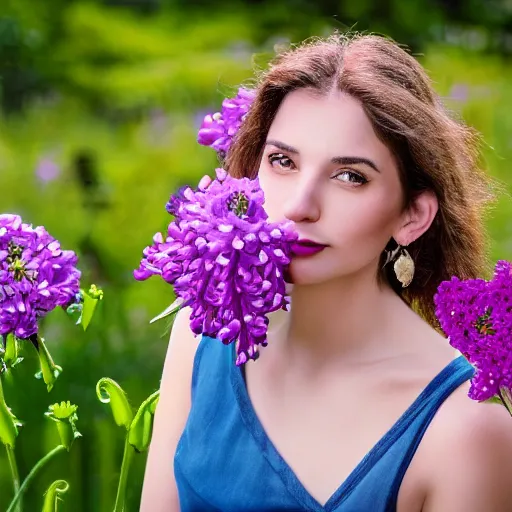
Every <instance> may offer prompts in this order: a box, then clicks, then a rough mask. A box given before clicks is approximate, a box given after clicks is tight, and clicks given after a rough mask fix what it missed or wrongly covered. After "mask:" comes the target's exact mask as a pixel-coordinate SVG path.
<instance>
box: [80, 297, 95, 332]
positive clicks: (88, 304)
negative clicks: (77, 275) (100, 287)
mask: <svg viewBox="0 0 512 512" xmlns="http://www.w3.org/2000/svg"><path fill="white" fill-rule="evenodd" d="M97 304H98V301H97V300H95V299H93V298H91V297H89V295H87V294H86V293H85V294H84V308H83V310H82V316H81V322H80V324H81V325H82V327H83V329H84V331H85V330H86V329H87V327H89V324H90V323H91V320H92V315H93V314H94V310H95V309H96V305H97Z"/></svg>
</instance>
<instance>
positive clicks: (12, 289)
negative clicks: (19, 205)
mask: <svg viewBox="0 0 512 512" xmlns="http://www.w3.org/2000/svg"><path fill="white" fill-rule="evenodd" d="M76 262H77V257H76V255H75V253H74V252H72V251H63V250H62V249H61V247H60V243H59V242H58V241H57V240H55V239H54V238H52V237H51V236H50V235H49V234H48V233H47V231H46V230H45V229H44V228H43V227H42V226H38V227H36V228H33V227H32V226H31V225H28V224H24V223H23V222H22V220H21V217H19V216H18V215H11V214H2V215H0V335H5V334H7V333H14V334H15V335H16V336H17V337H18V338H29V337H30V336H32V335H33V334H35V333H36V332H37V320H38V318H41V317H43V316H45V315H46V314H47V313H49V312H50V311H52V310H53V309H54V308H55V307H57V306H66V305H68V304H69V303H71V302H72V301H73V300H74V298H75V296H76V294H77V293H78V292H79V289H80V272H79V271H78V270H77V269H76V267H75V265H76Z"/></svg>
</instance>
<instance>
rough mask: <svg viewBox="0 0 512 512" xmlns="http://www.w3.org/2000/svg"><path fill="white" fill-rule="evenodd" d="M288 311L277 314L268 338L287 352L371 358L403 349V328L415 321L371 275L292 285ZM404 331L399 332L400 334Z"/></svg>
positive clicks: (318, 357)
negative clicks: (316, 283)
mask: <svg viewBox="0 0 512 512" xmlns="http://www.w3.org/2000/svg"><path fill="white" fill-rule="evenodd" d="M291 302H292V304H291V311H290V312H280V313H278V314H275V316H274V317H273V318H271V321H270V327H269V338H273V339H274V340H276V341H277V343H278V344H279V345H281V348H283V349H284V351H285V352H287V353H288V354H289V355H290V357H293V355H294V354H295V355H297V356H299V355H300V356H302V355H304V356H306V357H307V358H308V359H309V360H310V361H311V362H312V363H313V364H314V361H315V360H316V361H318V363H320V364H321V362H322V361H325V360H326V359H333V358H336V359H345V360H346V361H347V362H349V361H354V362H355V361H365V360H367V361H370V360H376V359H381V358H387V357H391V356H393V355H396V354H397V350H399V351H400V348H401V349H402V350H403V349H404V344H403V339H404V336H403V332H404V330H409V329H407V325H408V324H409V325H410V324H411V323H414V324H416V322H418V321H419V318H418V317H417V316H416V315H415V313H413V312H412V311H411V310H410V309H409V308H408V307H407V306H406V305H405V303H404V302H403V301H402V300H401V299H400V298H399V297H398V295H396V293H395V292H394V291H393V290H392V289H391V288H390V287H389V286H388V285H385V284H382V285H379V284H378V283H377V281H376V279H375V277H374V276H365V277H362V276H360V275H359V276H357V277H354V278H352V279H351V278H344V279H343V280H339V281H330V282H326V283H322V284H318V285H308V286H305V285H304V286H303V285H294V287H293V290H292V294H291ZM401 333H402V335H400V334H401Z"/></svg>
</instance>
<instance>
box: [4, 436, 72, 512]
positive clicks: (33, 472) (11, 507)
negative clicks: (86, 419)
mask: <svg viewBox="0 0 512 512" xmlns="http://www.w3.org/2000/svg"><path fill="white" fill-rule="evenodd" d="M64 451H66V448H65V447H64V446H63V445H61V444H60V445H59V446H57V447H56V448H54V449H53V450H52V451H51V452H48V453H47V454H46V455H45V456H44V457H43V458H42V459H41V460H39V462H38V463H37V464H36V465H35V466H34V467H33V468H32V470H31V471H30V473H29V474H28V475H27V478H25V480H23V483H22V484H21V487H20V488H19V490H18V492H17V493H16V496H14V498H13V500H12V501H11V504H10V505H9V508H8V509H7V512H13V511H14V510H15V507H16V503H18V501H19V500H20V499H21V496H22V495H23V493H24V492H25V491H26V490H27V487H28V486H29V484H30V482H31V481H32V480H33V479H34V477H35V476H36V474H37V473H38V472H39V470H40V469H41V468H42V467H43V466H44V465H45V464H46V463H47V462H48V461H49V460H50V459H52V458H53V457H55V455H57V454H59V453H60V452H64Z"/></svg>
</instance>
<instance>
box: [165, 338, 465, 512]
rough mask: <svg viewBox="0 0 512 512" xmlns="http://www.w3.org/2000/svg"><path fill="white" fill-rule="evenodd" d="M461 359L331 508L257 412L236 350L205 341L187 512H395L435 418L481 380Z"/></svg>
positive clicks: (186, 434)
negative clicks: (289, 460)
mask: <svg viewBox="0 0 512 512" xmlns="http://www.w3.org/2000/svg"><path fill="white" fill-rule="evenodd" d="M473 373H474V368H473V367H472V366H471V365H470V364H469V363H468V362H467V361H466V359H464V357H462V356H460V357H458V358H457V359H454V360H453V361H451V362H450V363H449V364H448V365H447V366H446V367H445V368H444V369H443V370H442V371H441V372H440V373H439V374H438V375H437V376H436V377H435V378H434V379H433V380H432V381H431V382H430V383H429V384H428V386H427V387H426V388H425V389H424V390H423V391H422V392H421V394H420V395H419V396H418V397H417V398H416V400H415V401H414V402H413V403H412V404H411V405H410V407H409V408H408V409H407V410H406V411H405V412H404V413H403V415H402V416H401V417H400V418H398V420H397V421H396V423H395V424H394V425H393V426H392V427H391V429H390V430H389V431H388V432H387V433H386V434H385V435H384V436H383V437H382V438H381V439H380V440H379V441H378V442H377V444H376V445H375V446H374V447H373V448H372V449H371V450H370V451H369V452H368V453H367V454H366V455H365V456H364V458H363V459H362V460H361V462H360V463H359V464H358V465H357V466H356V467H355V469H354V470H353V471H352V473H350V475H349V476H348V478H347V479H346V480H345V481H344V482H342V483H341V485H340V486H339V488H338V489H337V490H336V491H335V492H334V494H333V495H332V496H331V497H330V498H329V500H328V501H327V503H325V504H323V505H322V504H321V503H319V502H318V501H317V500H316V499H315V498H314V497H313V496H311V494H309V492H308V491H307V490H306V489H305V487H304V486H303V485H302V483H301V482H300V481H299V479H298V478H297V476H296V475H295V474H294V473H293V471H292V469H291V468H290V466H288V464H287V463H286V461H285V460H284V459H283V457H282V456H281V455H280V454H279V452H278V451H277V450H276V448H275V447H274V445H273V444H272V442H271V441H270V439H269V437H268V436H267V434H266V433H265V431H264V429H263V427H262V425H261V423H260V421H259V420H258V417H257V415H256V413H255V411H254V408H253V407H252V404H251V401H250V398H249V395H248V392H247V388H246V385H245V381H244V377H243V374H242V372H241V370H240V368H239V367H237V366H236V365H235V364H234V346H225V345H223V344H222V343H221V342H220V341H218V340H215V339H212V338H208V337H206V336H205V337H203V338H202V340H201V342H200V344H199V347H198V349H197V353H196V356H195V360H194V369H193V376H192V405H191V409H190V413H189V417H188V420H187V423H186V425H185V428H184V430H183V433H182V436H181V438H180V440H179V442H178V445H177V448H176V453H175V455H174V472H175V477H176V484H177V487H178V492H179V500H180V510H181V511H182V512H284V511H294V512H304V511H315V512H367V511H371V512H392V511H395V510H396V501H397V496H398V491H399V488H400V484H401V482H402V479H403V477H404V474H405V472H406V470H407V467H408V466H409V464H410V462H411V460H412V457H413V455H414V453H415V452H416V449H417V448H418V445H419V443H420V441H421V439H422V437H423V435H424V433H425V431H426V429H427V427H428V426H429V424H430V422H431V421H432V418H433V417H434V415H435V413H436V412H437V410H438V409H439V407H440V406H441V404H442V403H443V402H444V401H445V400H446V398H447V397H448V396H449V395H450V394H451V393H452V392H453V391H454V390H455V389H456V388H458V387H459V386H460V385H461V384H462V383H463V382H465V381H467V380H468V379H470V378H471V377H472V376H473Z"/></svg>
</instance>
